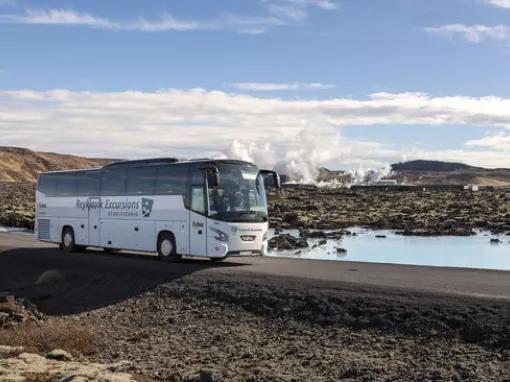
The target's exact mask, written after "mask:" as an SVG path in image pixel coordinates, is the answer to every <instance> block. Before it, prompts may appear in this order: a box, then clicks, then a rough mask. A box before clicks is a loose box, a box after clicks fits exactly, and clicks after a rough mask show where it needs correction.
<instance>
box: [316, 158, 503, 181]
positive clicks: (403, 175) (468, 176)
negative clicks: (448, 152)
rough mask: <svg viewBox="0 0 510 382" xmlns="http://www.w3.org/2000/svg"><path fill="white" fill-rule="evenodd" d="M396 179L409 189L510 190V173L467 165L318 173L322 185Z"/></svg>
mask: <svg viewBox="0 0 510 382" xmlns="http://www.w3.org/2000/svg"><path fill="white" fill-rule="evenodd" d="M385 179H392V180H395V181H397V183H398V184H408V185H433V184H434V185H463V186H465V185H469V184H474V185H484V186H495V187H502V186H505V187H507V186H510V169H505V168H498V169H486V168H482V167H474V166H469V165H467V164H464V163H455V162H441V161H430V160H414V161H409V162H402V163H395V164H392V165H391V172H388V171H387V169H380V170H359V171H335V170H329V169H327V168H324V167H321V168H319V169H318V174H317V178H316V180H317V181H318V182H326V183H329V182H335V183H339V184H344V185H352V184H361V185H367V184H372V183H374V182H377V181H380V180H385Z"/></svg>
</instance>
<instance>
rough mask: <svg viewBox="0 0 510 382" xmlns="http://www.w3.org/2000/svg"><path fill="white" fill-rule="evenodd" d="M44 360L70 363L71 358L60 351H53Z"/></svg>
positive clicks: (63, 351) (66, 353)
mask: <svg viewBox="0 0 510 382" xmlns="http://www.w3.org/2000/svg"><path fill="white" fill-rule="evenodd" d="M46 358H48V359H53V360H55V361H72V360H73V356H72V355H71V354H69V353H68V352H66V351H65V350H62V349H55V350H52V351H50V352H49V353H48V354H46Z"/></svg>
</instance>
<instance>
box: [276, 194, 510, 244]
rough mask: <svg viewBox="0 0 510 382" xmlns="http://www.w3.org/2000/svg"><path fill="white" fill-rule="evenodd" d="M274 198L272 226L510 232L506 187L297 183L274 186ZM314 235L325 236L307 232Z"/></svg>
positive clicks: (408, 231) (420, 232)
mask: <svg viewBox="0 0 510 382" xmlns="http://www.w3.org/2000/svg"><path fill="white" fill-rule="evenodd" d="M268 201H269V206H268V208H269V219H270V225H271V226H272V227H276V226H280V227H281V228H300V229H302V230H304V231H310V230H341V229H342V228H347V227H350V226H362V227H367V228H374V229H392V230H397V231H400V232H401V233H402V234H408V235H415V234H416V235H428V236H439V235H456V236H468V235H472V234H473V229H487V230H490V231H492V232H493V233H497V234H500V233H501V234H503V233H506V232H509V231H510V193H509V192H505V191H480V192H467V191H466V192H463V191H442V190H438V191H416V190H415V191H405V192H399V191H381V192H368V191H355V190H349V189H344V188H338V189H328V188H310V187H298V186H295V187H291V188H287V187H284V188H282V189H280V190H270V191H269V192H268ZM282 211H285V212H282ZM289 214H290V215H289ZM312 232H313V231H312ZM345 234H347V232H346V233H345ZM310 235H317V236H315V237H317V238H319V237H325V233H308V234H307V235H305V236H306V237H312V236H310ZM320 235H322V236H320Z"/></svg>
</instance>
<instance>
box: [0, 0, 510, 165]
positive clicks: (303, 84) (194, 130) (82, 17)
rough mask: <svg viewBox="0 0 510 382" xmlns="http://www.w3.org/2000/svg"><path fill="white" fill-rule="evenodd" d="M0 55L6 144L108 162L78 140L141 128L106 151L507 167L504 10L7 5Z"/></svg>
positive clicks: (506, 4)
mask: <svg viewBox="0 0 510 382" xmlns="http://www.w3.org/2000/svg"><path fill="white" fill-rule="evenodd" d="M120 4H121V6H120ZM0 52H1V55H0V92H2V93H1V94H0V132H2V130H3V133H4V134H2V135H3V138H2V137H1V136H0V144H6V145H10V144H12V145H20V146H28V147H32V148H35V149H40V150H56V151H67V152H69V151H71V152H75V153H78V154H86V155H102V156H104V155H108V154H110V150H111V147H108V146H102V145H98V144H93V141H91V140H90V139H92V138H87V136H85V135H84V134H83V131H88V132H89V133H90V134H89V135H90V136H92V137H98V136H101V135H104V134H106V133H107V132H115V133H116V134H117V135H120V134H121V133H122V132H124V134H125V135H128V136H131V137H132V136H133V135H136V134H147V132H148V131H150V132H151V134H154V132H157V134H156V135H157V136H159V138H160V139H159V140H158V141H157V142H152V141H151V140H142V142H139V144H138V145H133V144H128V143H127V142H123V145H122V147H118V148H116V149H115V154H117V155H123V156H127V157H140V156H147V155H149V156H150V155H160V154H164V153H166V152H168V154H169V155H171V154H172V152H175V151H177V152H179V153H180V154H181V155H184V156H193V155H201V154H208V155H228V156H241V157H245V158H247V159H252V160H258V161H263V160H265V159H267V158H271V160H270V161H269V162H271V163H268V165H273V164H275V163H277V162H279V161H283V162H286V163H287V162H288V163H291V162H293V161H294V162H296V161H301V160H302V158H301V157H302V156H303V155H304V154H309V153H310V152H311V154H310V156H311V157H313V158H311V159H310V163H312V164H316V163H320V164H327V165H330V166H333V167H358V166H380V165H384V163H387V162H391V161H395V160H404V159H411V158H414V157H416V156H427V157H430V158H434V159H445V160H454V159H457V160H462V161H465V162H469V163H472V164H481V165H486V166H491V167H495V166H504V165H505V163H507V161H508V166H509V167H510V161H509V159H510V135H509V134H508V133H507V132H508V128H509V127H510V116H509V114H510V111H508V112H506V110H508V102H509V101H508V99H510V76H509V70H508V68H509V67H510V1H509V0H448V1H444V0H442V1H436V0H377V1H374V0H372V1H368V0H356V1H354V0H350V1H349V0H217V1H203V0H202V1H199V0H186V1H177V0H174V1H172V0H167V1H156V0H153V1H150V2H141V1H122V2H119V1H105V0H103V1H76V0H75V1H25V0H0ZM57 89H58V90H59V91H60V93H58V96H57V95H55V94H56V93H55V91H57ZM197 89H200V90H197ZM130 92H131V93H130ZM168 92H171V94H168ZM376 93H384V94H390V95H391V96H389V97H388V96H386V97H384V100H385V101H384V102H383V105H379V102H380V101H374V98H373V94H376ZM133 94H135V95H134V96H133ZM406 94H407V96H406ZM130 95H131V96H132V98H129V97H130ZM133 97H134V98H133ZM420 97H421V98H420ZM489 97H490V98H489ZM388 98H389V100H388V101H386V100H387V99H388ZM96 99H101V101H98V102H96ZM335 100H336V101H339V103H335ZM350 100H352V101H355V102H360V105H359V109H358V106H356V108H357V109H356V111H355V112H357V113H358V115H357V116H356V118H343V115H344V112H345V111H344V109H343V107H346V106H345V105H344V104H345V103H348V102H349V101H350ZM116 102H119V103H122V102H127V103H128V104H130V105H133V103H135V104H137V106H139V105H146V106H147V107H144V108H142V109H143V110H145V111H149V110H150V112H149V115H147V114H144V111H143V110H138V111H137V112H136V113H135V111H134V109H130V112H127V111H126V112H125V113H123V111H122V107H119V108H115V107H111V105H112V104H113V103H116ZM164 102H171V103H172V104H171V105H170V106H168V108H167V106H166V105H165V103H164ZM221 102H225V105H223V106H221V105H219V103H221ZM302 102H306V103H305V105H307V108H308V106H311V105H312V106H313V105H315V106H316V107H315V106H314V107H311V108H310V110H309V111H308V112H307V113H304V112H303V111H302V108H301V109H300V110H299V112H298V113H297V114H299V118H298V117H295V115H294V114H295V112H293V110H295V108H296V107H300V105H302ZM275 103H279V104H278V105H276V106H275V107H274V108H273V106H272V105H274V104H275ZM330 103H332V104H330ZM78 104H81V105H83V106H81V107H80V106H77V105H78ZM156 104H157V105H158V107H159V108H160V110H161V113H158V112H154V110H158V107H156ZM232 105H236V106H239V108H237V109H236V110H231V106H232ZM257 105H258V106H257ZM192 106H193V107H194V109H193V107H192ZM188 107H189V109H190V110H189V114H182V115H181V114H179V112H178V111H179V110H183V109H188ZM349 107H350V106H349ZM211 108H212V109H214V115H211V114H208V112H209V111H210V109H211ZM257 108H260V109H261V110H262V109H263V110H264V111H263V113H264V114H263V116H261V118H260V119H258V118H256V117H253V116H252V115H251V114H252V113H253V110H257ZM333 109H335V110H333ZM410 109H412V111H410ZM222 110H223V111H222ZM282 110H283V111H282ZM374 110H376V111H377V114H378V115H377V118H375V119H370V118H368V119H366V118H365V119H364V118H362V117H363V116H368V115H370V116H372V114H373V113H375V111H374ZM2 111H3V112H4V113H3V114H2ZM349 112H351V110H350V109H349ZM293 113H294V114H293ZM27 115H30V118H27ZM197 115H200V116H201V117H200V118H197ZM2 116H3V118H2ZM34 116H38V117H39V118H35V117H34ZM151 116H152V120H151ZM174 116H175V117H174ZM190 116H192V117H190ZM220 116H221V117H220ZM252 117H253V118H252ZM2 119H3V121H2ZM126 121H129V123H126ZM257 121H258V122H257ZM165 123H166V124H165ZM261 124H264V125H263V126H262V125H261ZM254 130H257V131H258V130H260V131H262V133H260V134H256V133H255V132H254ZM59 131H60V132H62V131H65V132H66V133H67V136H68V141H67V144H64V143H65V142H63V140H62V139H61V138H59V137H57V136H56V135H57V134H58V133H59ZM310 131H311V132H312V133H310ZM52 133H54V134H56V135H55V136H52V135H51V134H52ZM39 134H41V135H42V136H43V138H44V139H39V138H37V136H39ZM48 134H49V135H48ZM310 134H311V136H313V137H314V139H313V140H314V141H315V140H317V142H315V143H314V144H315V145H316V146H309V145H308V141H309V139H307V138H304V137H308V136H309V135H310ZM176 135H179V139H178V140H176V139H175V136H176ZM197 135H200V137H199V138H197V137H196V136H197ZM218 135H219V136H221V139H219V138H218ZM185 136H188V139H185ZM50 137H53V138H52V139H50ZM318 137H319V138H321V137H322V139H318ZM327 144H331V145H332V147H329V148H325V147H322V146H324V145H327ZM335 145H337V146H335ZM87 147H89V148H88V149H87ZM261 147H264V149H263V150H262V149H261ZM323 151H325V152H327V153H324V152H323ZM261 153H262V154H261Z"/></svg>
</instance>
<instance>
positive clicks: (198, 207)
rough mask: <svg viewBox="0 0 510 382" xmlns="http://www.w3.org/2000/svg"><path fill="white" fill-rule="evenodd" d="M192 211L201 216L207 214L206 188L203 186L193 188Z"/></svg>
mask: <svg viewBox="0 0 510 382" xmlns="http://www.w3.org/2000/svg"><path fill="white" fill-rule="evenodd" d="M191 209H192V210H193V211H195V212H198V213H200V214H205V199H204V188H203V187H202V186H193V187H192V188H191Z"/></svg>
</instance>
